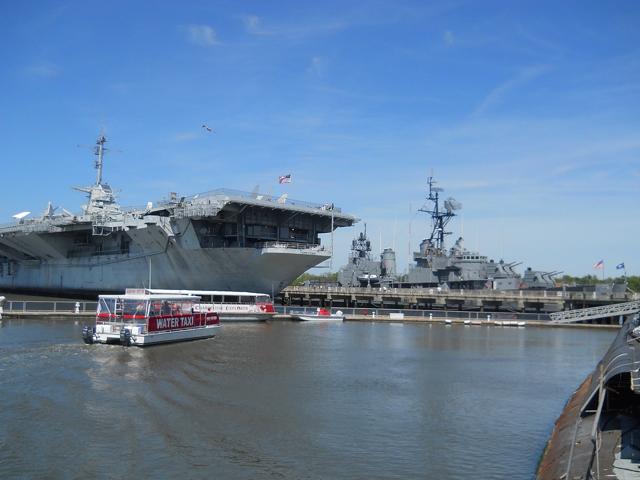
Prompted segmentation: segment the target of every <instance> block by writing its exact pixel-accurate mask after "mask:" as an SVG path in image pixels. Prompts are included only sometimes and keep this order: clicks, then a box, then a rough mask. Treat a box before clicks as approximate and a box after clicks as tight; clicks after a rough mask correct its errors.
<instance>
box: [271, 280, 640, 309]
mask: <svg viewBox="0 0 640 480" xmlns="http://www.w3.org/2000/svg"><path fill="white" fill-rule="evenodd" d="M637 297H638V295H637V294H616V295H604V294H599V293H597V292H590V293H588V292H568V291H562V290H511V291H501V290H464V289H462V290H444V289H438V288H389V289H386V288H361V287H325V286H312V287H311V286H309V287H307V286H299V287H287V288H285V289H284V290H283V291H282V292H281V293H280V295H279V296H278V298H279V299H280V300H281V303H282V304H283V305H300V306H325V307H351V308H358V307H378V308H403V309H424V310H432V309H438V310H449V309H452V310H476V311H511V312H545V313H550V312H557V311H564V310H573V309H576V308H587V307H596V306H601V305H609V304H612V303H620V302H627V301H631V300H635V299H637Z"/></svg>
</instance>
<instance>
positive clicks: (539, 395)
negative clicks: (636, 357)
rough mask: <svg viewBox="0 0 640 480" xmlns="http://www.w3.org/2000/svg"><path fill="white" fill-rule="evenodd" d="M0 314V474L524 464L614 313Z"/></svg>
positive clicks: (440, 472) (404, 474) (195, 473)
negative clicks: (469, 320) (529, 318)
mask: <svg viewBox="0 0 640 480" xmlns="http://www.w3.org/2000/svg"><path fill="white" fill-rule="evenodd" d="M81 329H82V324H81V323H80V322H74V320H69V319H48V320H32V319H29V320H7V319H5V320H4V321H3V322H2V327H1V328H0V391H1V402H0V478H131V477H135V476H142V477H144V478H231V479H234V478H238V479H245V478H285V479H288V478H291V479H299V478H300V479H316V478H318V479H320V478H326V479H362V478H380V479H389V478H398V479H407V478H425V479H463V478H482V479H531V478H533V476H534V474H535V469H536V465H537V462H538V459H539V457H540V455H541V453H542V450H543V449H544V446H545V443H546V441H547V439H548V437H549V434H550V432H551V430H552V428H553V423H554V421H555V419H556V418H557V417H558V415H559V414H560V412H561V411H562V408H563V406H564V404H565V402H566V401H567V399H568V398H569V396H570V395H571V393H572V392H573V391H574V390H575V388H577V386H578V385H579V384H580V382H581V381H582V380H583V379H584V378H585V376H586V375H587V374H588V373H590V371H591V370H592V369H593V368H594V366H595V365H596V363H597V362H598V360H599V359H600V358H601V357H602V355H603V354H604V352H605V351H606V349H607V347H608V346H609V344H610V342H611V341H612V340H613V338H614V336H615V331H613V330H597V329H593V330H592V329H577V328H567V329H552V328H499V327H476V326H465V327H463V326H444V325H402V324H386V323H349V322H346V323H332V324H319V323H313V324H308V323H295V322H270V323H263V324H258V323H256V324H226V325H224V326H223V327H222V329H221V331H220V335H219V336H217V337H216V338H214V339H210V340H202V341H195V342H188V343H180V344H172V345H163V346H157V347H150V348H147V349H140V348H125V347H121V346H106V345H85V344H83V343H82V341H81Z"/></svg>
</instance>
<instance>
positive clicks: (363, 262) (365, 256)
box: [338, 225, 396, 287]
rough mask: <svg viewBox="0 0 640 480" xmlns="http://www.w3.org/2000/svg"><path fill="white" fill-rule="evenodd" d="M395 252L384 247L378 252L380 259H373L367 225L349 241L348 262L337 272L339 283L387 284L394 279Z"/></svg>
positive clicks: (362, 285) (361, 284) (366, 285)
mask: <svg viewBox="0 0 640 480" xmlns="http://www.w3.org/2000/svg"><path fill="white" fill-rule="evenodd" d="M395 274H396V254H395V252H394V251H393V250H392V249H390V248H385V250H384V252H382V253H381V254H380V261H376V260H374V259H373V257H372V254H371V241H370V240H369V237H367V226H366V225H365V226H364V232H360V234H359V235H358V237H357V238H355V239H354V240H353V241H352V243H351V252H350V253H349V263H347V264H346V265H345V266H344V267H342V268H341V269H340V271H339V272H338V283H339V284H340V285H345V286H346V285H349V286H361V287H371V286H377V285H388V284H390V283H391V282H392V281H393V280H394V279H395Z"/></svg>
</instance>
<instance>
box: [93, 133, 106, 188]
mask: <svg viewBox="0 0 640 480" xmlns="http://www.w3.org/2000/svg"><path fill="white" fill-rule="evenodd" d="M105 143H107V137H105V136H104V134H103V133H100V136H99V137H98V139H97V140H96V146H95V147H94V153H95V155H96V157H98V158H97V159H96V161H95V162H96V163H95V165H96V170H97V171H98V173H97V175H96V185H100V184H101V183H102V158H103V155H104V151H105V150H106V148H105V147H104V144H105Z"/></svg>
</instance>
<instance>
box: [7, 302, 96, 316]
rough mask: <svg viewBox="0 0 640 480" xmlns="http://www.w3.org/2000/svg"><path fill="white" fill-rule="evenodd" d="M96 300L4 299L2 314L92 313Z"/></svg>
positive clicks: (94, 311)
mask: <svg viewBox="0 0 640 480" xmlns="http://www.w3.org/2000/svg"><path fill="white" fill-rule="evenodd" d="M97 307H98V302H91V301H71V300H63V301H40V300H37V301H36V300H5V302H4V305H3V310H4V312H3V313H4V314H12V313H13V314H21V315H30V314H33V315H38V314H48V315H55V314H59V315H69V314H74V315H80V314H82V315H94V314H95V313H96V309H97Z"/></svg>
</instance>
